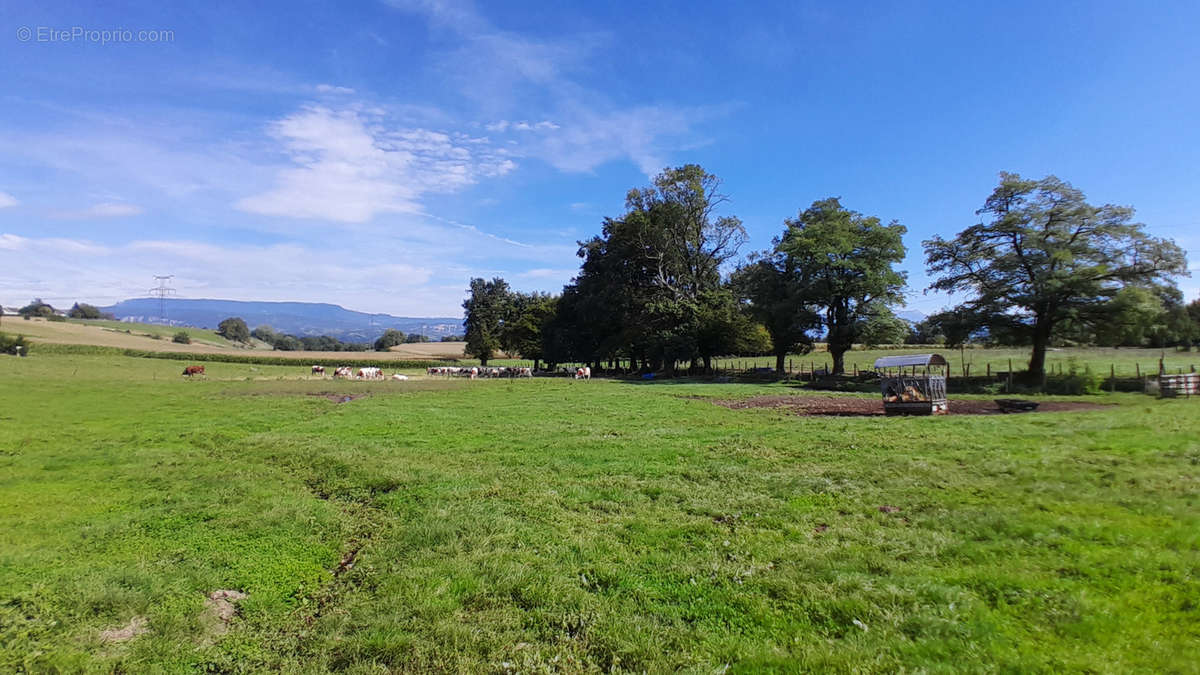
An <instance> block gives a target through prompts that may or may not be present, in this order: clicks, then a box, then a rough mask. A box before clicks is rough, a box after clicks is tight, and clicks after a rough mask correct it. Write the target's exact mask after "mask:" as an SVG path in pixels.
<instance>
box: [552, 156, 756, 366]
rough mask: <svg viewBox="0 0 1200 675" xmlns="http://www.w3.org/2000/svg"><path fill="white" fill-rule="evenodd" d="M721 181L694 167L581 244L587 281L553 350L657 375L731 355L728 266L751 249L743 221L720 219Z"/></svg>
mask: <svg viewBox="0 0 1200 675" xmlns="http://www.w3.org/2000/svg"><path fill="white" fill-rule="evenodd" d="M720 184H721V182H720V180H719V179H718V178H717V177H716V176H714V175H712V174H710V173H708V172H707V171H705V170H704V169H702V168H701V167H699V166H697V165H695V164H689V165H686V166H682V167H679V168H675V169H666V170H664V171H663V172H662V173H660V174H659V175H658V176H656V177H655V178H654V181H653V185H652V186H651V187H647V188H643V189H635V190H631V191H630V192H629V194H628V195H627V196H626V200H625V206H626V213H625V215H623V216H621V217H620V218H609V219H606V220H605V222H604V226H603V230H602V232H601V234H600V235H599V236H596V237H593V238H592V239H590V240H588V241H585V242H581V244H580V249H579V255H580V257H582V258H583V259H584V262H583V265H582V268H581V269H580V273H579V276H578V277H576V279H575V281H574V282H573V283H572V284H571V285H569V286H568V287H567V288H566V289H564V294H563V301H562V312H563V316H562V317H561V320H560V321H558V322H556V326H555V329H554V336H553V340H554V342H555V343H556V344H557V345H560V346H561V347H562V348H563V349H569V350H570V351H571V352H572V353H573V356H574V358H575V359H578V360H582V361H599V360H601V359H604V358H612V357H613V356H615V355H618V354H619V353H625V354H628V355H629V356H630V357H632V358H633V359H634V360H635V361H641V362H642V363H643V364H645V365H648V366H652V367H653V366H658V365H662V364H665V365H666V366H667V367H668V368H670V367H672V366H673V364H674V362H675V361H677V360H696V359H700V358H703V359H705V360H706V361H708V360H709V359H710V357H711V356H712V355H713V351H714V350H717V349H719V348H720V347H723V346H724V345H725V344H726V343H727V342H728V341H727V340H725V339H724V336H725V334H726V331H725V330H724V328H723V327H724V326H725V325H726V319H727V318H728V317H729V312H728V311H726V310H727V309H728V306H731V304H732V296H731V295H729V294H728V293H723V292H722V291H721V271H720V268H721V266H722V264H724V263H725V262H727V261H728V260H730V259H731V258H732V257H733V256H734V255H736V254H737V250H738V248H739V247H740V246H741V244H742V243H743V242H744V241H745V237H746V234H745V230H744V229H743V228H742V224H741V221H739V220H738V219H737V218H734V217H732V216H718V215H717V213H716V211H717V209H718V208H719V207H720V206H721V205H722V204H723V203H724V202H726V201H727V198H726V197H725V195H723V194H721V193H720Z"/></svg>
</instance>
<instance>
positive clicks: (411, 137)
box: [236, 106, 516, 223]
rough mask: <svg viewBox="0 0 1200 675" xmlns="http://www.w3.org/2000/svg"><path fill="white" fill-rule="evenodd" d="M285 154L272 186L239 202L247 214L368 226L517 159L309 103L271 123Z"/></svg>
mask: <svg viewBox="0 0 1200 675" xmlns="http://www.w3.org/2000/svg"><path fill="white" fill-rule="evenodd" d="M270 135H271V136H272V138H274V139H275V140H276V141H277V142H278V143H279V145H280V147H281V149H282V151H283V152H284V153H286V154H287V155H288V158H289V162H290V166H287V167H283V168H280V169H278V170H277V172H276V177H275V186H274V187H273V188H271V189H270V190H268V191H266V192H263V193H260V194H256V195H252V196H249V197H246V198H243V199H241V200H239V201H238V202H237V204H236V206H237V208H238V209H241V210H243V211H247V212H250V213H257V214H262V215H271V216H284V217H291V218H310V219H315V220H331V221H337V222H344V223H365V222H367V221H370V220H371V219H373V218H375V217H376V216H377V215H379V214H383V213H419V212H420V211H421V206H420V198H421V196H422V195H425V194H427V193H437V192H454V191H456V190H460V189H462V188H464V187H466V186H468V185H471V184H472V183H474V182H476V181H477V180H479V179H480V178H481V177H494V176H501V175H504V174H506V173H508V172H509V171H512V170H513V169H514V168H515V167H516V164H515V163H514V162H513V161H512V160H511V159H509V158H507V157H505V156H504V155H503V154H501V153H497V152H494V151H490V150H489V149H488V148H487V147H486V146H485V145H481V144H477V143H471V142H469V141H470V140H472V139H466V141H468V142H460V141H459V140H458V139H455V138H453V137H451V136H450V135H448V134H445V133H441V132H437V131H431V130H428V129H420V128H417V129H409V128H397V127H394V126H391V125H389V124H388V120H387V119H386V118H385V117H384V116H383V115H381V114H380V111H367V110H361V109H343V110H332V109H330V108H326V107H323V106H310V107H307V108H304V109H303V110H301V111H299V112H297V113H296V114H293V115H290V116H288V117H285V118H284V119H282V120H279V121H278V122H275V123H274V124H272V125H271V128H270Z"/></svg>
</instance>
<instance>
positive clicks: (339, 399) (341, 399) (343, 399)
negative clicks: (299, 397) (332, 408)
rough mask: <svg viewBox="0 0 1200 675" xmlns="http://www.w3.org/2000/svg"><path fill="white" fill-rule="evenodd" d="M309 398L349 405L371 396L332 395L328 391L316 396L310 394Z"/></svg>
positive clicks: (366, 394)
mask: <svg viewBox="0 0 1200 675" xmlns="http://www.w3.org/2000/svg"><path fill="white" fill-rule="evenodd" d="M309 396H320V397H321V398H326V399H329V400H330V401H333V402H334V403H349V402H351V401H354V400H357V399H360V398H366V397H367V396H370V394H368V393H359V394H334V393H331V392H328V391H323V392H318V393H316V394H309Z"/></svg>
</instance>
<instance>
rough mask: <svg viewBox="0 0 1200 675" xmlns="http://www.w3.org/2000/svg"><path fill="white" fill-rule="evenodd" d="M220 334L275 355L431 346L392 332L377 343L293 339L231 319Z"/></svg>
mask: <svg viewBox="0 0 1200 675" xmlns="http://www.w3.org/2000/svg"><path fill="white" fill-rule="evenodd" d="M217 334H218V335H220V336H221V337H223V338H225V339H226V340H230V341H232V342H240V343H248V342H250V339H251V338H254V339H256V340H261V341H263V342H266V343H267V344H269V345H271V347H272V348H274V349H275V350H276V351H284V352H294V351H310V352H367V351H371V350H374V351H377V352H385V351H387V350H389V349H391V348H392V347H395V346H396V345H401V344H414V343H419V342H431V341H432V339H431V338H430V337H429V336H426V335H420V334H417V333H410V334H408V335H405V334H404V332H403V331H399V330H396V329H395V328H389V329H387V330H385V331H384V332H383V334H382V335H380V336H379V337H378V338H377V339H376V340H375V341H374V342H343V341H342V340H339V339H338V338H336V337H333V336H331V335H316V336H313V335H291V334H289V333H279V332H276V331H275V329H274V328H272V327H271V326H269V325H265V324H264V325H262V326H258V327H256V328H255V329H254V330H250V328H249V327H248V326H247V325H246V321H245V320H244V319H242V318H241V317H236V316H231V317H229V318H228V319H225V320H223V321H221V323H219V324H217Z"/></svg>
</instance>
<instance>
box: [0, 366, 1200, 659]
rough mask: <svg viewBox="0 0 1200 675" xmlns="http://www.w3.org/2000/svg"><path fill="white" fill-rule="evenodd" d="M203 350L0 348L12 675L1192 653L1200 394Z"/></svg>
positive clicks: (6, 638)
mask: <svg viewBox="0 0 1200 675" xmlns="http://www.w3.org/2000/svg"><path fill="white" fill-rule="evenodd" d="M1121 351H1126V350H1121ZM1130 351H1132V350H1130ZM868 354H870V352H862V353H861V355H868ZM859 355H860V354H859V353H856V355H855V356H856V357H857V356H859ZM1169 355H1170V354H1168V356H1169ZM864 358H870V357H869V356H865V357H864ZM205 367H206V371H207V375H206V377H204V378H197V379H195V380H187V379H185V378H182V377H180V375H179V372H180V370H181V364H180V363H178V362H173V361H164V360H156V359H137V358H126V357H117V356H106V355H104V356H101V355H70V354H45V355H41V356H38V355H36V354H35V355H33V356H30V357H28V358H14V357H0V671H4V672H13V671H16V672H21V671H28V672H54V671H68V672H71V671H105V672H107V671H117V672H195V671H207V672H238V671H259V670H281V671H286V672H325V671H328V670H344V671H347V672H355V673H376V672H387V671H389V670H400V671H420V672H430V671H433V672H437V671H451V672H601V671H630V672H642V671H648V672H663V671H683V672H695V673H712V672H731V673H732V672H797V671H816V672H827V671H828V672H897V671H932V672H962V671H968V672H984V671H986V672H994V671H1008V672H1047V673H1049V672H1055V673H1057V672H1130V671H1141V672H1196V670H1197V666H1196V663H1197V661H1196V657H1195V652H1196V645H1197V644H1200V495H1198V491H1200V401H1198V400H1194V399H1193V400H1157V399H1154V398H1151V397H1147V396H1144V395H1135V394H1115V395H1114V394H1106V395H1100V396H1091V397H1087V400H1089V401H1092V402H1096V403H1106V404H1113V407H1110V408H1104V409H1101V410H1096V411H1087V412H1072V413H1036V414H1026V415H1011V416H1003V415H996V416H975V417H968V416H947V417H944V418H910V419H895V418H849V417H831V418H816V417H808V418H805V417H797V416H793V415H789V414H786V413H784V412H782V411H778V410H772V409H749V410H732V409H728V408H725V407H720V406H717V405H714V404H713V403H712V399H714V398H742V397H749V396H754V395H759V394H772V395H791V394H794V395H801V396H802V395H810V394H806V393H805V392H804V391H803V390H799V389H795V388H792V387H790V386H788V385H785V384H767V385H759V384H737V383H727V384H708V383H704V382H700V381H687V380H682V381H673V382H670V383H662V384H659V383H634V382H619V381H605V380H593V381H590V382H582V381H574V380H571V379H567V378H537V379H532V380H513V381H509V380H494V381H466V380H436V381H434V380H425V379H413V380H410V381H408V382H394V381H385V382H353V381H351V382H345V381H341V382H337V381H332V380H329V379H313V378H308V377H305V376H303V374H302V372H303V371H302V369H301V368H298V367H296V366H266V365H252V364H236V363H219V362H210V363H205ZM352 397H356V398H352ZM347 398H352V400H350V401H349V402H342V401H344V400H346V399H347ZM218 589H230V590H238V591H242V592H245V593H247V594H248V597H247V598H246V599H245V600H243V601H241V602H240V603H239V605H238V610H239V611H238V614H237V616H236V617H234V618H233V620H232V621H231V622H230V623H229V625H228V630H227V632H221V631H220V630H216V629H214V626H213V623H212V621H211V620H206V619H205V618H204V612H205V610H204V598H205V595H206V594H207V593H209V592H211V591H214V590H218ZM135 617H142V618H144V619H145V628H146V629H147V630H146V632H145V633H143V634H140V635H137V636H135V637H133V638H132V639H129V640H128V641H123V642H112V641H108V642H106V641H103V640H102V639H101V637H100V635H101V632H102V631H104V630H106V629H113V628H119V627H122V626H125V625H127V624H129V623H130V621H131V619H134V618H135Z"/></svg>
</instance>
